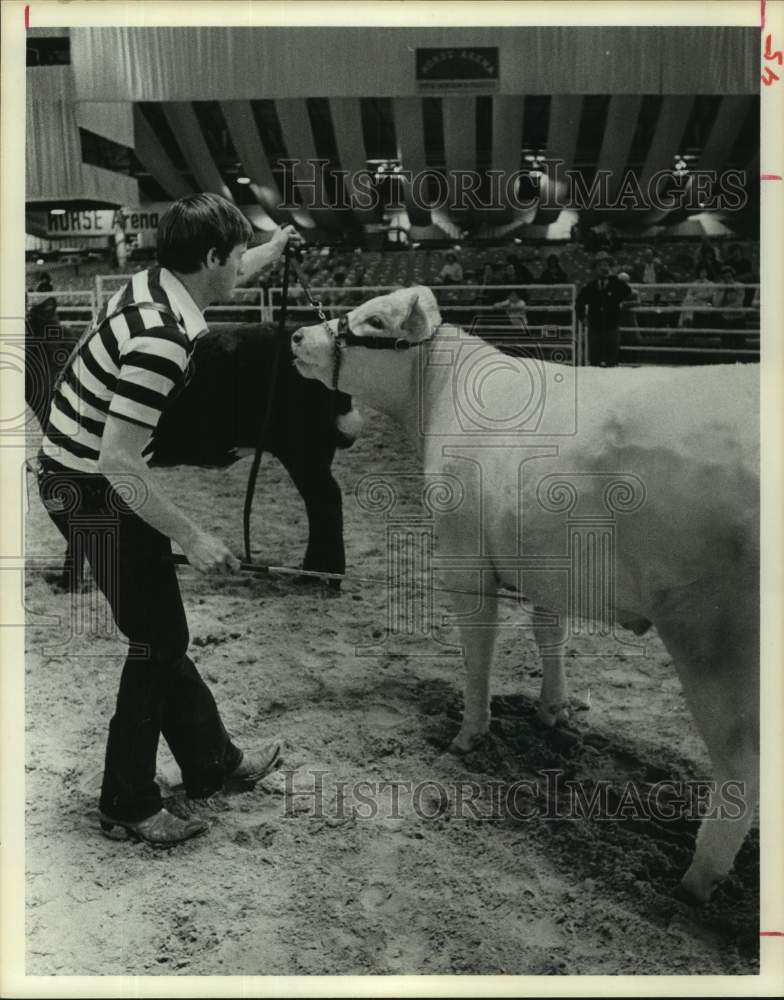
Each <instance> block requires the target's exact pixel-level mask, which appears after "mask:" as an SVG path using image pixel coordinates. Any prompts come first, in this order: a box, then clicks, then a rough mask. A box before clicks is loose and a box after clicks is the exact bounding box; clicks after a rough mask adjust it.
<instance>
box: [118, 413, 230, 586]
mask: <svg viewBox="0 0 784 1000" xmlns="http://www.w3.org/2000/svg"><path fill="white" fill-rule="evenodd" d="M149 435H150V429H149V428H148V427H144V426H142V425H141V424H135V423H132V422H131V421H129V420H124V419H123V418H122V417H117V416H114V415H113V414H111V413H110V414H109V415H108V416H107V418H106V426H105V428H104V432H103V437H102V440H101V454H100V457H99V459H98V471H99V472H100V473H101V475H103V476H105V477H106V478H107V479H108V480H109V482H110V483H111V484H112V486H115V487H117V488H118V489H120V490H121V491H122V488H123V486H125V488H126V490H127V489H128V486H129V485H130V487H131V488H132V490H133V493H132V495H133V496H134V497H136V500H134V501H132V502H130V503H129V506H130V507H131V509H132V510H133V511H134V513H135V514H137V515H138V516H139V517H140V518H141V519H142V520H143V521H146V522H147V524H149V525H150V526H151V527H152V528H155V529H156V530H157V531H160V532H161V534H163V535H167V536H168V537H169V538H171V539H172V540H173V541H175V542H177V544H178V545H179V546H180V548H181V549H182V550H183V552H184V553H185V555H186V557H187V559H188V562H189V563H190V564H191V565H192V566H195V567H196V569H199V570H201V571H202V572H206V571H207V570H212V569H219V570H222V571H224V572H225V571H228V570H237V569H239V565H240V564H239V560H238V559H237V558H236V556H235V555H234V554H233V553H232V552H231V551H230V550H229V549H228V548H227V547H226V545H224V543H223V542H222V541H221V540H220V539H219V538H216V537H215V536H214V535H210V534H209V533H208V532H206V531H202V530H201V529H200V528H199V527H198V526H197V525H196V524H194V522H193V521H191V520H190V518H188V517H187V516H186V515H185V514H184V513H183V511H181V510H180V508H179V507H178V506H177V505H176V504H174V503H172V501H171V500H169V498H168V497H167V496H166V495H165V494H163V493H162V492H161V491H160V489H159V488H158V486H157V485H156V483H155V481H154V479H153V477H152V476H151V475H150V470H149V469H148V467H147V464H146V463H145V461H144V459H143V458H142V449H143V448H144V447H145V445H146V444H147V441H148V439H149ZM123 492H124V491H123Z"/></svg>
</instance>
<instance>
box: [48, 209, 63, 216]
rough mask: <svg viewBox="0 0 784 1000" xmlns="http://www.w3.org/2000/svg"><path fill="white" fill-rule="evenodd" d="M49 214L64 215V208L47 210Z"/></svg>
mask: <svg viewBox="0 0 784 1000" xmlns="http://www.w3.org/2000/svg"><path fill="white" fill-rule="evenodd" d="M49 214H50V215H65V209H64V208H51V209H49Z"/></svg>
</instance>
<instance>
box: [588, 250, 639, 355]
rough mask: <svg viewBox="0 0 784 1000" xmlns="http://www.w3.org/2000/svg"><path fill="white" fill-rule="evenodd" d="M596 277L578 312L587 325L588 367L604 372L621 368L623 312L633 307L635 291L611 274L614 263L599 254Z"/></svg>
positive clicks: (603, 253)
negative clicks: (616, 367)
mask: <svg viewBox="0 0 784 1000" xmlns="http://www.w3.org/2000/svg"><path fill="white" fill-rule="evenodd" d="M594 265H595V270H596V277H595V278H594V279H593V280H592V281H589V282H588V284H587V285H585V287H584V288H583V289H582V290H581V291H580V293H579V295H578V296H577V303H576V309H575V312H576V314H577V319H578V320H580V321H581V322H583V321H585V320H586V316H587V324H588V363H589V364H591V365H598V366H600V367H602V368H606V367H610V368H612V367H615V366H616V365H617V364H618V359H619V357H620V349H621V336H620V333H619V331H618V327H619V326H620V320H621V310H622V309H623V308H624V307H625V306H628V305H630V304H631V300H632V290H631V288H629V286H628V285H627V284H626V283H625V282H623V281H621V280H620V279H619V278H617V277H615V276H614V275H613V274H611V273H610V272H611V269H612V261H611V259H610V255H609V254H608V253H607V252H606V251H600V252H599V253H598V254H597V255H596V259H595V261H594Z"/></svg>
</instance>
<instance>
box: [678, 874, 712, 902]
mask: <svg viewBox="0 0 784 1000" xmlns="http://www.w3.org/2000/svg"><path fill="white" fill-rule="evenodd" d="M716 881H717V880H716V879H715V878H708V877H706V876H705V875H697V874H696V873H692V871H691V870H689V871H687V872H686V874H685V875H684V876H683V878H682V879H681V881H680V885H679V886H678V888H677V889H676V890H675V896H676V898H677V899H680V900H681V902H683V903H688V904H689V905H690V906H694V905H695V904H696V905H697V906H703V905H704V904H705V903H707V902H709V901H710V898H711V896H712V895H713V890H714V888H715V886H716Z"/></svg>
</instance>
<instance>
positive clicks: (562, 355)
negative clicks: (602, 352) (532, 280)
mask: <svg viewBox="0 0 784 1000" xmlns="http://www.w3.org/2000/svg"><path fill="white" fill-rule="evenodd" d="M401 287H402V286H401V285H399V284H398V285H341V286H335V285H323V286H320V287H311V289H310V291H311V293H312V294H313V295H314V296H316V297H317V298H319V299H321V300H322V301H323V303H324V312H325V313H326V315H327V317H328V318H330V319H335V318H337V317H338V316H340V315H341V313H345V312H349V311H350V310H352V309H355V308H356V307H357V306H358V305H361V303H362V302H365V301H367V299H369V298H372V297H373V296H375V295H384V294H386V293H387V292H392V291H395V289H398V288H401ZM428 287H429V288H430V290H431V291H432V292H433V294H434V295H435V297H436V301H437V302H438V306H439V309H440V311H441V316H442V319H444V321H445V322H447V323H454V324H455V325H459V326H462V327H463V328H464V329H466V330H471V331H473V332H476V333H478V334H481V336H483V337H484V338H485V339H487V340H490V341H497V342H498V343H499V346H502V347H503V348H506V349H509V350H510V351H512V350H513V349H514V348H515V347H519V348H521V349H525V350H529V351H530V350H536V351H537V352H538V353H539V354H540V355H541V356H542V357H543V358H544V359H545V360H555V361H559V362H564V363H567V364H570V365H579V364H583V363H584V361H583V358H584V352H585V347H584V343H583V340H582V338H581V337H580V336H579V331H578V329H577V325H576V323H575V298H576V290H575V286H574V285H572V284H563V285H535V284H528V285H430V286H428ZM511 292H518V293H522V295H521V297H523V296H525V297H526V298H527V299H528V301H527V302H526V303H525V317H523V316H518V317H515V316H514V315H512V316H510V315H508V314H507V315H505V311H504V310H503V309H501V308H500V307H499V306H498V304H497V303H494V302H492V301H490V299H491V298H498V297H499V296H501V301H503V300H505V299H508V297H509V294H510V293H511ZM282 294H283V290H282V289H281V288H270V290H269V299H270V309H271V311H272V315H273V318H274V319H277V316H278V315H279V309H280V305H281V298H282ZM469 297H470V299H471V301H467V299H468V298H469ZM554 297H557V298H558V299H559V301H552V299H553V298H554ZM286 312H287V315H288V316H289V317H290V318H291V320H292V322H296V321H297V319H299V320H300V321H302V322H305V321H310V320H311V319H312V318H314V317H315V312H314V310H313V307H312V306H311V305H310V304H309V303H308V302H307V300H306V298H305V294H304V292H303V291H302V289H301V287H300V286H299V285H294V286H291V287H290V288H289V302H288V305H287V309H286ZM548 315H552V322H549V321H548ZM504 320H505V322H504Z"/></svg>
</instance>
